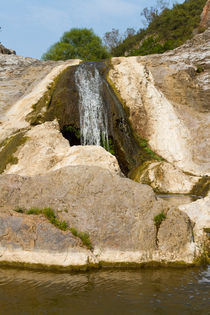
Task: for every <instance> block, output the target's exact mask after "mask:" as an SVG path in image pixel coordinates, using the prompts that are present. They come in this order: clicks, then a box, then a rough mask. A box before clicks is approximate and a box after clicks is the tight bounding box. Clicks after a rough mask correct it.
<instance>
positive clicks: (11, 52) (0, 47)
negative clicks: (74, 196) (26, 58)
mask: <svg viewBox="0 0 210 315" xmlns="http://www.w3.org/2000/svg"><path fill="white" fill-rule="evenodd" d="M0 54H6V55H16V52H15V51H14V50H13V49H8V48H5V47H4V46H3V45H2V44H1V43H0Z"/></svg>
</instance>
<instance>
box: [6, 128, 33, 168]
mask: <svg viewBox="0 0 210 315" xmlns="http://www.w3.org/2000/svg"><path fill="white" fill-rule="evenodd" d="M27 140H28V137H26V136H25V132H20V133H18V134H16V135H14V136H11V137H10V138H7V139H5V140H4V142H3V144H2V149H1V151H0V174H1V173H3V172H4V170H5V169H6V167H7V165H8V164H17V163H18V158H17V157H15V156H14V153H15V152H16V151H17V150H18V148H19V147H20V146H21V145H23V144H24V143H25V142H26V141H27Z"/></svg>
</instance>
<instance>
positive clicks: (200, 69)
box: [196, 66, 204, 73]
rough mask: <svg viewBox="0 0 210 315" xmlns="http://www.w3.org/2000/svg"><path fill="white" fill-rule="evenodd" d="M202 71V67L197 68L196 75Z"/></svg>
mask: <svg viewBox="0 0 210 315" xmlns="http://www.w3.org/2000/svg"><path fill="white" fill-rule="evenodd" d="M203 71H204V67H203V66H197V69H196V72H197V73H201V72H203Z"/></svg>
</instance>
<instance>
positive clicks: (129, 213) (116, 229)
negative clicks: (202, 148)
mask: <svg viewBox="0 0 210 315" xmlns="http://www.w3.org/2000/svg"><path fill="white" fill-rule="evenodd" d="M0 204H1V208H0V209H1V212H2V213H4V212H5V211H7V212H6V213H7V215H8V211H9V210H10V211H11V210H12V209H15V208H17V207H21V208H22V209H24V208H26V209H29V208H31V207H36V208H44V207H51V208H53V209H55V211H56V214H57V216H58V218H59V219H60V220H62V221H63V220H65V221H66V222H67V223H68V225H69V227H71V228H74V230H76V231H78V232H86V233H88V234H89V237H90V241H91V244H92V253H93V255H94V261H95V263H102V262H104V263H112V264H115V263H138V264H140V263H148V262H151V261H156V262H176V261H180V260H183V261H185V262H186V263H192V262H193V260H194V247H193V245H194V244H193V241H192V237H189V234H190V230H189V224H190V223H189V220H186V215H185V214H183V215H182V214H179V217H180V218H181V217H184V220H185V221H183V223H182V229H181V230H182V232H183V234H181V233H180V237H179V239H178V237H177V236H176V233H177V229H178V220H177V223H176V224H177V225H176V226H177V229H174V230H173V231H172V232H170V230H172V227H171V225H170V224H167V229H168V232H167V233H168V234H170V233H171V239H173V242H174V243H176V248H178V250H177V253H178V254H177V255H176V254H175V253H174V254H173V255H172V254H171V252H168V248H167V250H164V248H162V247H161V251H160V250H159V248H158V246H157V228H156V226H155V224H154V217H155V216H156V215H158V214H159V213H161V212H162V211H164V212H165V214H166V215H167V211H168V207H167V205H166V204H165V202H164V201H161V200H157V199H156V196H155V194H154V192H153V190H152V188H150V187H149V186H147V185H142V184H138V183H136V182H134V181H132V180H129V179H127V178H122V177H120V176H118V175H115V174H112V173H110V172H109V171H108V170H105V169H103V168H99V167H93V166H72V167H70V166H69V167H64V168H61V169H59V170H56V171H54V172H50V173H48V174H45V175H44V176H33V177H22V176H19V175H7V174H5V175H1V176H0ZM174 211H175V210H174ZM9 215H10V214H9ZM22 216H27V215H24V214H23V215H22ZM169 222H171V221H170V220H169ZM184 222H185V223H184ZM172 224H173V225H174V220H172ZM184 224H186V227H185V228H184ZM14 229H16V230H15V231H16V232H15V233H14V235H15V236H14V239H13V240H14V243H16V242H17V240H16V239H17V237H18V234H19V231H18V229H17V228H16V227H15V225H14ZM35 229H36V228H35ZM165 233H166V232H165ZM174 233H175V234H174ZM173 235H174V237H173ZM53 239H54V236H53V235H52V238H51V240H52V242H53ZM43 242H44V240H43ZM174 243H173V246H172V247H173V248H174V246H175V245H174ZM161 244H162V243H161ZM1 246H3V247H7V245H5V246H4V243H1ZM49 246H50V245H49ZM69 246H70V249H69V251H70V252H71V251H72V246H71V245H69ZM168 246H170V245H168ZM187 247H188V248H189V249H190V250H189V251H188V253H187V255H186V257H183V251H184V249H186V248H187ZM23 250H24V249H23ZM43 250H44V249H43ZM30 251H32V253H33V251H34V250H33V248H32V249H30ZM49 251H51V250H50V248H49ZM64 251H66V249H65V248H64ZM2 252H3V250H2ZM68 255H70V254H68ZM32 256H33V255H32ZM32 256H31V257H32ZM68 257H69V256H68ZM86 258H87V261H88V254H87V257H86ZM1 260H5V257H4V255H2V256H1ZM91 261H93V260H91ZM33 262H34V261H33V259H32V260H31V263H33ZM34 263H35V262H34ZM36 263H37V260H36ZM81 264H83V262H82V263H81ZM61 265H62V264H61Z"/></svg>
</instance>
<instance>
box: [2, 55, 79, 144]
mask: <svg viewBox="0 0 210 315" xmlns="http://www.w3.org/2000/svg"><path fill="white" fill-rule="evenodd" d="M79 62H80V60H78V59H74V60H67V61H65V62H64V61H61V62H55V61H49V62H43V61H39V60H36V59H33V58H25V57H20V56H15V55H1V54H0V142H1V141H3V140H4V139H5V138H6V137H8V136H10V135H11V134H13V133H15V132H17V131H18V130H20V129H24V128H28V127H29V123H28V122H27V121H26V117H27V115H28V114H29V113H30V112H31V111H32V106H33V105H35V104H36V103H37V102H38V101H39V100H40V99H41V98H42V97H43V95H44V94H45V93H46V92H47V91H48V88H49V86H50V85H51V84H52V83H53V81H54V80H55V78H56V77H57V76H58V75H59V74H60V73H61V72H62V71H63V70H64V69H66V68H67V67H69V66H72V65H76V64H79Z"/></svg>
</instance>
